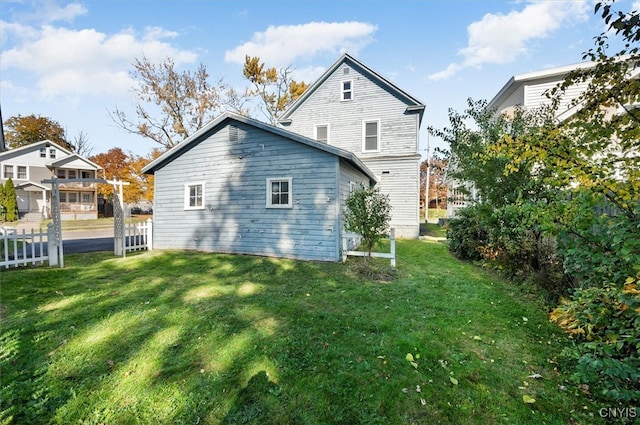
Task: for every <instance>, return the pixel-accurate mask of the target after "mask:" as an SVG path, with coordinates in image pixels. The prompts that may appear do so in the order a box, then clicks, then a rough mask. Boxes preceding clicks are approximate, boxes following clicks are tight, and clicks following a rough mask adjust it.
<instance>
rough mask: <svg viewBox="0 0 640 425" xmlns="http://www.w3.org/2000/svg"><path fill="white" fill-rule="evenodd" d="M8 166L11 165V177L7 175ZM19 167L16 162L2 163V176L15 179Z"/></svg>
mask: <svg viewBox="0 0 640 425" xmlns="http://www.w3.org/2000/svg"><path fill="white" fill-rule="evenodd" d="M7 167H11V174H12V176H11V177H7ZM17 169H18V168H17V167H16V165H15V164H2V178H3V179H9V178H11V180H15V179H16V175H17Z"/></svg>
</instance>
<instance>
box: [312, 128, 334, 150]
mask: <svg viewBox="0 0 640 425" xmlns="http://www.w3.org/2000/svg"><path fill="white" fill-rule="evenodd" d="M318 127H327V142H326V143H327V145H330V144H331V139H330V138H329V134H331V126H330V124H329V123H326V124H316V125H315V126H314V127H313V139H314V140H315V141H318V142H319V140H318ZM320 143H325V142H320Z"/></svg>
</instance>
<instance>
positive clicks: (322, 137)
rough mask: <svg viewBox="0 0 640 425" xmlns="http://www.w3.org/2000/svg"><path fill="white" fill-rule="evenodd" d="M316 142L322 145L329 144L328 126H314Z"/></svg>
mask: <svg viewBox="0 0 640 425" xmlns="http://www.w3.org/2000/svg"><path fill="white" fill-rule="evenodd" d="M316 140H317V141H318V142H322V143H329V125H328V124H321V125H316Z"/></svg>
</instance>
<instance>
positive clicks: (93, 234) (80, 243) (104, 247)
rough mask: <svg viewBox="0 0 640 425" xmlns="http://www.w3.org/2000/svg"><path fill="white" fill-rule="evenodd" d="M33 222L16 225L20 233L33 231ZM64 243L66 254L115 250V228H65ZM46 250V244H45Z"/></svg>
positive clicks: (63, 233)
mask: <svg viewBox="0 0 640 425" xmlns="http://www.w3.org/2000/svg"><path fill="white" fill-rule="evenodd" d="M32 227H33V223H19V224H18V226H15V228H16V231H17V232H18V233H22V229H23V228H24V229H25V231H26V232H27V233H29V232H31V228H32ZM62 244H63V247H64V253H65V254H78V253H81V252H94V251H111V252H113V228H104V229H92V230H66V231H65V230H63V231H62ZM44 249H45V250H46V249H47V248H46V245H45V246H44Z"/></svg>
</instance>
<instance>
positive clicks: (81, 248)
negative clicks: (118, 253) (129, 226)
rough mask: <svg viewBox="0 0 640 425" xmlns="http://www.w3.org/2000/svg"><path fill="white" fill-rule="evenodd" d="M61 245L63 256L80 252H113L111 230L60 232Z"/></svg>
mask: <svg viewBox="0 0 640 425" xmlns="http://www.w3.org/2000/svg"><path fill="white" fill-rule="evenodd" d="M62 245H63V247H64V253H65V254H78V253H81V252H94V251H111V252H113V229H109V230H102V229H96V230H91V231H87V230H83V231H73V232H72V231H68V232H65V231H63V232H62Z"/></svg>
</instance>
